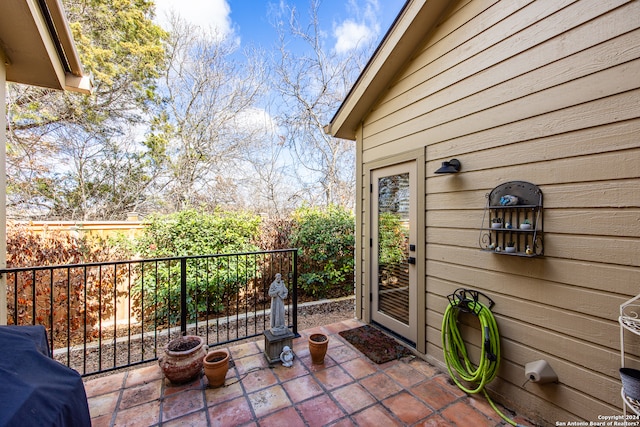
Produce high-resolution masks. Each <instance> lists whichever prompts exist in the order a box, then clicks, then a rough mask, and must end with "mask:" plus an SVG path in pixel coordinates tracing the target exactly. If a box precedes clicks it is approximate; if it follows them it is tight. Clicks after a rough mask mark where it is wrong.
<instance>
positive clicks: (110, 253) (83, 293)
mask: <svg viewBox="0 0 640 427" xmlns="http://www.w3.org/2000/svg"><path fill="white" fill-rule="evenodd" d="M128 258H131V254H130V253H129V252H128V251H127V250H126V249H125V248H124V247H123V246H119V245H114V244H112V243H110V242H109V241H106V240H104V239H101V238H97V237H84V236H82V235H79V236H73V235H71V234H69V233H68V232H52V231H47V230H45V232H44V233H42V234H38V233H35V232H33V231H30V230H29V229H28V228H27V227H26V226H24V225H16V224H11V223H9V224H7V268H17V267H37V266H54V265H65V264H80V263H92V262H102V261H115V260H122V259H128ZM85 278H86V285H85ZM124 280H126V271H125V269H124V268H118V267H113V268H108V269H107V268H105V269H101V268H98V267H90V268H86V269H83V268H69V269H67V268H59V269H52V270H38V271H36V272H35V273H33V272H32V271H25V272H19V273H17V274H11V275H9V276H8V277H7V312H8V319H7V321H8V323H9V324H14V323H15V324H18V325H30V324H40V325H43V326H45V328H47V332H48V333H49V336H50V337H52V339H53V340H54V343H55V344H56V346H66V344H67V341H69V342H70V343H72V344H73V343H76V342H83V341H84V339H85V336H86V338H88V339H90V338H92V337H94V336H96V335H97V329H95V328H94V326H96V325H97V324H98V322H99V321H100V320H102V321H104V320H108V319H110V318H111V317H112V316H113V314H114V303H115V300H116V299H117V298H118V297H120V296H123V295H125V292H122V291H118V290H117V289H118V286H119V285H120V284H122V283H124ZM16 302H17V304H16ZM16 318H17V320H15V319H16ZM67 327H68V328H69V335H67Z"/></svg>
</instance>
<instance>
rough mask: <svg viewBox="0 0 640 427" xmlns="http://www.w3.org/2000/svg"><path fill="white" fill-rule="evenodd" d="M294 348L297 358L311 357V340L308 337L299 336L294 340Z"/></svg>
mask: <svg viewBox="0 0 640 427" xmlns="http://www.w3.org/2000/svg"><path fill="white" fill-rule="evenodd" d="M292 350H293V352H294V354H295V355H296V358H298V359H299V358H301V357H309V342H308V341H307V339H306V338H304V339H303V338H297V339H295V340H293V347H292Z"/></svg>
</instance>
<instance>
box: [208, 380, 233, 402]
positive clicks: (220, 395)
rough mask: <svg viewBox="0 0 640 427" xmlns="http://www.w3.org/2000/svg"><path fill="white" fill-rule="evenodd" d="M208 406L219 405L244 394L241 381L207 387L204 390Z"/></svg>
mask: <svg viewBox="0 0 640 427" xmlns="http://www.w3.org/2000/svg"><path fill="white" fill-rule="evenodd" d="M204 395H205V399H206V404H207V406H212V405H218V404H220V403H222V402H225V401H227V400H231V399H235V398H236V397H239V396H242V386H241V385H240V383H233V384H229V385H227V386H225V387H218V388H207V389H205V391H204Z"/></svg>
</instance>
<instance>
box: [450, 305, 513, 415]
mask: <svg viewBox="0 0 640 427" xmlns="http://www.w3.org/2000/svg"><path fill="white" fill-rule="evenodd" d="M460 310H463V311H465V312H466V311H469V312H472V313H474V314H476V315H477V317H478V320H479V321H480V326H481V330H482V349H481V351H482V355H481V356H480V362H479V363H478V366H474V364H473V363H472V362H471V361H470V360H469V356H468V354H467V348H466V346H465V344H464V340H463V339H462V336H461V335H460V330H459V329H458V314H459V312H460ZM442 349H443V351H444V359H445V362H446V363H447V370H448V371H449V375H450V376H451V378H452V379H453V381H454V382H455V383H456V384H457V385H458V387H460V389H461V390H463V391H465V392H466V393H469V394H475V393H479V392H480V391H482V392H483V393H484V395H485V397H486V398H487V401H488V402H489V404H490V405H491V407H492V408H493V409H494V410H495V411H496V413H497V414H498V415H500V417H501V418H502V419H503V420H505V421H506V422H508V423H509V424H511V425H514V426H517V425H518V424H516V423H515V421H513V420H512V419H510V418H508V417H507V416H506V415H504V414H503V413H502V412H500V410H499V409H498V408H497V407H496V405H495V404H494V403H493V401H492V400H491V398H490V397H489V394H488V393H487V391H486V390H485V388H484V387H485V385H487V384H489V383H490V382H491V381H492V380H493V379H494V378H495V377H496V374H497V372H498V367H499V365H500V334H499V333H498V324H497V323H496V319H495V317H493V313H492V312H491V310H490V309H489V308H488V307H487V306H486V305H484V304H482V303H481V302H479V301H477V300H460V299H459V298H458V297H457V296H455V295H454V296H453V300H452V303H451V304H448V305H447V309H446V310H445V312H444V318H443V319H442ZM454 372H455V374H454ZM462 381H465V382H466V383H471V384H475V385H476V387H475V388H473V387H468V386H466V385H465V384H463V383H462Z"/></svg>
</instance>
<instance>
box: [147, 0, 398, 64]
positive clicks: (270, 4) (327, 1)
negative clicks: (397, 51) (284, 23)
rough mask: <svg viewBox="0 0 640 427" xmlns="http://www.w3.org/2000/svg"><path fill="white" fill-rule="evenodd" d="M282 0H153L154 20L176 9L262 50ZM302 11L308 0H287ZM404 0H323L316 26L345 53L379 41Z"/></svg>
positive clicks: (271, 37)
mask: <svg viewBox="0 0 640 427" xmlns="http://www.w3.org/2000/svg"><path fill="white" fill-rule="evenodd" d="M283 1H284V0H272V1H269V0H155V3H156V7H157V9H156V14H157V21H158V23H159V24H160V25H163V20H164V17H165V16H166V14H167V12H168V11H170V10H172V9H173V10H174V11H176V12H177V13H179V14H180V15H181V16H182V17H183V18H185V19H186V20H187V21H189V22H191V23H193V24H197V25H200V26H202V27H204V28H211V27H212V28H214V29H215V30H216V31H217V32H218V33H219V34H223V35H225V36H231V37H234V38H236V39H237V40H238V41H239V42H240V45H241V46H249V45H253V46H258V47H262V48H264V49H266V50H268V49H269V48H272V47H273V46H275V44H276V42H277V38H276V31H275V29H274V28H273V26H272V25H271V23H270V22H269V15H270V11H272V10H274V8H275V9H277V8H278V7H279V5H280V3H282V2H283ZM286 3H288V4H289V5H290V6H294V7H296V8H297V10H298V11H299V12H300V14H301V15H305V16H306V15H308V14H307V11H308V10H309V0H286ZM404 3H405V0H321V3H320V12H319V14H320V16H319V20H320V26H321V28H322V30H323V32H324V33H325V37H326V38H325V42H326V43H330V45H331V48H332V49H334V50H335V51H336V52H337V53H345V52H348V51H349V50H350V49H353V48H354V47H355V46H356V45H357V44H358V43H361V42H367V41H370V40H374V41H375V43H376V44H377V43H378V42H379V41H380V40H381V38H382V37H383V36H384V34H385V33H386V32H387V30H388V29H389V27H390V26H391V24H392V23H393V20H394V19H395V17H396V16H397V15H398V13H399V12H400V10H401V9H402V6H403V5H404Z"/></svg>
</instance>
